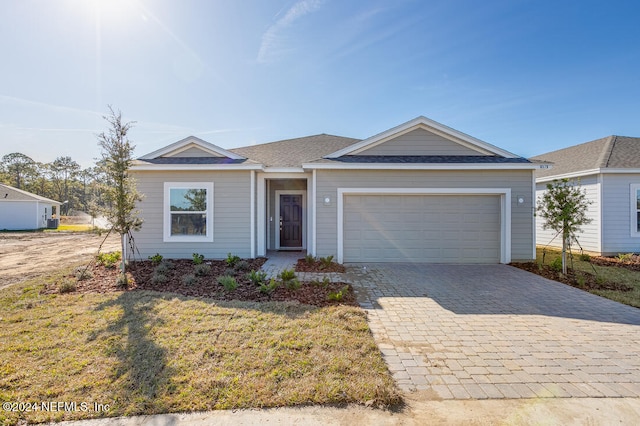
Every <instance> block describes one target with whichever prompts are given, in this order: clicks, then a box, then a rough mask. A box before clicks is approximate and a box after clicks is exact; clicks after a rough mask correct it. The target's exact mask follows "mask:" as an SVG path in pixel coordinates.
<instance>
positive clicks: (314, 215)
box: [309, 169, 318, 256]
mask: <svg viewBox="0 0 640 426" xmlns="http://www.w3.org/2000/svg"><path fill="white" fill-rule="evenodd" d="M317 191H318V176H317V171H316V170H315V169H314V170H313V171H312V174H311V203H310V204H309V207H310V208H311V209H312V210H311V252H310V254H311V255H312V256H316V253H317V249H318V243H317V241H318V223H317V220H318V209H317V208H316V201H317V199H318V192H317Z"/></svg>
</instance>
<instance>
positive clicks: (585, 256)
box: [578, 253, 591, 262]
mask: <svg viewBox="0 0 640 426" xmlns="http://www.w3.org/2000/svg"><path fill="white" fill-rule="evenodd" d="M578 259H580V260H582V261H583V262H591V256H589V255H588V254H587V253H580V256H578Z"/></svg>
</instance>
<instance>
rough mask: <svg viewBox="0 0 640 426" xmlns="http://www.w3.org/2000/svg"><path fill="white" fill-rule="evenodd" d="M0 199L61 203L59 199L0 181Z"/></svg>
mask: <svg viewBox="0 0 640 426" xmlns="http://www.w3.org/2000/svg"><path fill="white" fill-rule="evenodd" d="M0 201H38V202H42V203H49V204H55V205H61V204H62V203H61V202H59V201H55V200H51V199H49V198H46V197H42V196H40V195H36V194H32V193H31V192H27V191H23V190H22V189H18V188H14V187H13V186H9V185H5V184H2V183H0Z"/></svg>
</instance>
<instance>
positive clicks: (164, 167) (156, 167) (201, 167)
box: [130, 162, 262, 172]
mask: <svg viewBox="0 0 640 426" xmlns="http://www.w3.org/2000/svg"><path fill="white" fill-rule="evenodd" d="M130 170H131V171H136V172H140V171H154V172H158V171H176V170H177V171H181V170H187V171H191V170H198V171H206V170H216V171H224V170H262V165H261V164H140V163H139V162H138V163H136V162H134V163H133V164H132V165H131V167H130Z"/></svg>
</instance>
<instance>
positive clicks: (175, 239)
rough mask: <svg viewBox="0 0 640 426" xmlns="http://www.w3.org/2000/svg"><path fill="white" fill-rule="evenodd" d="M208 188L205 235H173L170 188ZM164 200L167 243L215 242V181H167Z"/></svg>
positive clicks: (165, 237) (164, 226) (164, 223)
mask: <svg viewBox="0 0 640 426" xmlns="http://www.w3.org/2000/svg"><path fill="white" fill-rule="evenodd" d="M176 188H183V189H194V188H195V189H206V190H207V212H206V215H207V231H206V235H205V236H195V235H190V236H172V235H171V211H170V208H171V206H170V204H171V196H170V190H171V189H176ZM163 194H164V200H163V209H162V210H163V232H162V234H163V238H162V240H163V241H164V242H165V243H184V242H188V243H198V242H200V243H211V242H213V182H165V183H164V192H163ZM176 213H178V212H176Z"/></svg>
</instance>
